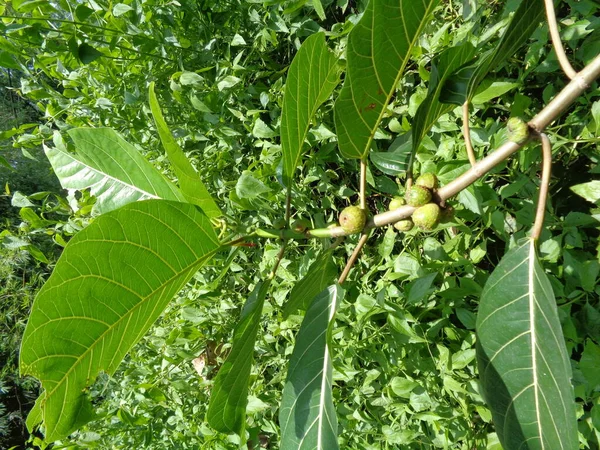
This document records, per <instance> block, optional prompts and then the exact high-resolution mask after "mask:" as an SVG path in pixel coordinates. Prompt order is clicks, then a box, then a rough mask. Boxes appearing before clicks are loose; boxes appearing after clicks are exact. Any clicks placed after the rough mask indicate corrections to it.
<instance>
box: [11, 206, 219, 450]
mask: <svg viewBox="0 0 600 450" xmlns="http://www.w3.org/2000/svg"><path fill="white" fill-rule="evenodd" d="M219 248H220V247H219V243H218V240H217V237H216V235H215V232H214V231H213V229H212V227H211V225H210V221H209V219H208V218H207V217H206V216H205V215H204V214H203V213H202V212H201V211H200V209H199V208H198V207H196V206H194V205H191V204H189V203H177V202H170V201H164V200H148V201H145V202H137V203H130V204H128V205H126V206H124V207H123V208H120V209H118V210H115V211H111V212H109V213H107V214H104V215H102V216H100V217H98V218H97V219H96V220H95V221H94V222H92V223H91V224H90V225H89V226H88V227H86V228H85V229H83V231H81V232H79V233H78V234H77V235H76V236H75V237H74V238H73V239H71V241H70V242H69V243H68V245H67V246H66V247H65V249H64V251H63V253H62V256H61V257H60V259H59V260H58V263H57V265H56V268H55V269H54V272H53V273H52V276H51V277H50V278H49V279H48V281H47V282H46V284H44V286H43V287H42V289H41V290H40V292H39V293H38V295H37V297H36V299H35V301H34V304H33V307H32V310H31V314H30V316H29V322H28V323H27V327H26V329H25V334H24V336H23V341H22V345H21V354H20V370H21V374H23V375H25V374H29V375H33V376H35V377H36V378H38V379H39V380H40V381H41V383H42V387H43V389H44V392H43V394H42V395H44V399H43V400H42V401H41V402H40V407H41V411H42V417H43V425H44V427H45V434H46V440H48V441H55V440H57V439H61V438H64V437H65V436H67V435H68V434H69V433H71V432H72V431H74V430H75V429H77V428H79V427H80V426H81V425H83V424H85V423H86V422H88V421H89V420H91V419H92V417H93V411H92V404H91V402H90V400H89V398H88V397H87V395H86V388H87V387H88V386H90V385H91V384H92V383H93V382H94V380H95V378H96V376H97V375H98V374H99V373H100V372H105V373H107V374H112V373H114V371H115V369H116V368H117V366H118V365H119V363H120V362H121V360H122V359H123V357H124V356H125V354H126V353H127V352H128V351H129V349H130V348H131V347H132V346H133V345H134V344H135V343H136V342H137V341H138V340H139V339H140V338H141V337H142V336H143V335H144V334H145V333H146V331H147V330H148V328H149V327H150V326H151V325H152V324H153V323H154V321H155V320H156V318H157V317H158V316H159V315H160V314H161V312H162V311H163V310H164V308H165V307H166V305H167V303H168V302H169V301H170V300H171V298H172V297H173V296H174V295H175V294H176V293H177V292H178V291H179V290H180V289H181V288H182V287H183V286H184V284H185V283H186V282H187V281H188V280H189V279H190V278H191V277H192V275H193V274H194V273H195V272H196V271H197V270H198V268H199V267H200V266H202V264H204V263H205V262H206V261H207V260H208V259H209V258H210V257H211V256H212V255H213V254H214V253H215V252H216V251H217V250H218V249H219ZM34 413H35V417H38V416H39V412H34ZM32 421H33V419H32ZM32 421H28V425H29V426H32V423H31V422H32Z"/></svg>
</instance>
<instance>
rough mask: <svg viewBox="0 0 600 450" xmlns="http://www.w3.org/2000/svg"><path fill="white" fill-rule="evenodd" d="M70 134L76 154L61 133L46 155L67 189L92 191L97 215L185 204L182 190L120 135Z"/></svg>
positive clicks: (95, 131) (91, 130)
mask: <svg viewBox="0 0 600 450" xmlns="http://www.w3.org/2000/svg"><path fill="white" fill-rule="evenodd" d="M69 134H70V135H71V137H72V138H73V142H74V143H75V147H76V151H77V153H76V154H72V153H70V152H68V151H67V149H66V148H65V145H64V143H63V141H62V138H61V136H60V134H59V133H55V134H54V147H53V148H50V147H46V146H44V151H45V152H46V156H47V157H48V159H49V160H50V163H51V164H52V167H53V168H54V173H55V174H56V176H57V177H58V179H59V180H60V184H61V185H62V187H63V188H65V189H79V190H81V189H88V188H89V189H90V192H91V193H92V194H93V195H95V196H96V198H97V201H96V204H95V205H94V212H96V213H99V214H102V213H105V212H108V211H112V210H114V209H116V208H119V207H121V206H123V205H126V204H127V203H130V202H135V201H138V200H145V199H149V198H162V199H165V200H178V201H185V197H184V196H183V194H182V193H181V192H180V191H179V189H177V187H176V186H175V185H173V184H172V183H171V182H169V181H168V180H167V179H166V178H165V177H164V176H163V175H162V174H161V173H160V172H158V171H157V170H156V169H155V168H154V166H152V164H150V163H149V162H148V161H147V160H146V159H145V158H144V157H143V156H142V155H141V154H140V152H138V151H137V149H136V148H135V147H134V146H132V145H131V144H129V143H128V142H127V141H125V139H123V138H122V137H121V136H120V135H119V134H118V133H117V132H116V131H114V130H112V129H110V128H75V129H72V130H69Z"/></svg>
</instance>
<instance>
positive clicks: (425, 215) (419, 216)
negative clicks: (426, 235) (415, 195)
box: [412, 203, 442, 230]
mask: <svg viewBox="0 0 600 450" xmlns="http://www.w3.org/2000/svg"><path fill="white" fill-rule="evenodd" d="M441 214H442V213H441V211H440V207H439V206H438V205H436V204H435V203H428V204H426V205H425V206H421V207H420V208H417V209H416V210H415V212H414V213H413V215H412V220H413V222H414V223H415V225H416V226H418V227H419V228H421V229H422V230H433V229H434V228H435V227H437V226H438V224H439V223H440V217H441Z"/></svg>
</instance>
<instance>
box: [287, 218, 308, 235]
mask: <svg viewBox="0 0 600 450" xmlns="http://www.w3.org/2000/svg"><path fill="white" fill-rule="evenodd" d="M310 225H311V223H310V221H308V220H306V219H296V220H294V222H292V227H291V228H292V230H294V231H297V232H298V233H304V232H305V231H306V230H307V229H308V228H310Z"/></svg>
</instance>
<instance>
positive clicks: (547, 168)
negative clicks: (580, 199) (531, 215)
mask: <svg viewBox="0 0 600 450" xmlns="http://www.w3.org/2000/svg"><path fill="white" fill-rule="evenodd" d="M539 139H540V141H541V142H542V181H541V183H540V196H539V198H538V204H537V211H536V212H535V223H534V225H533V229H532V230H531V237H532V239H533V240H536V241H537V240H538V239H539V238H540V235H541V234H542V227H543V225H544V214H545V213H546V200H547V199H548V187H549V185H550V172H551V170H552V144H551V143H550V139H548V136H547V135H546V134H545V133H540V134H539Z"/></svg>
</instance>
